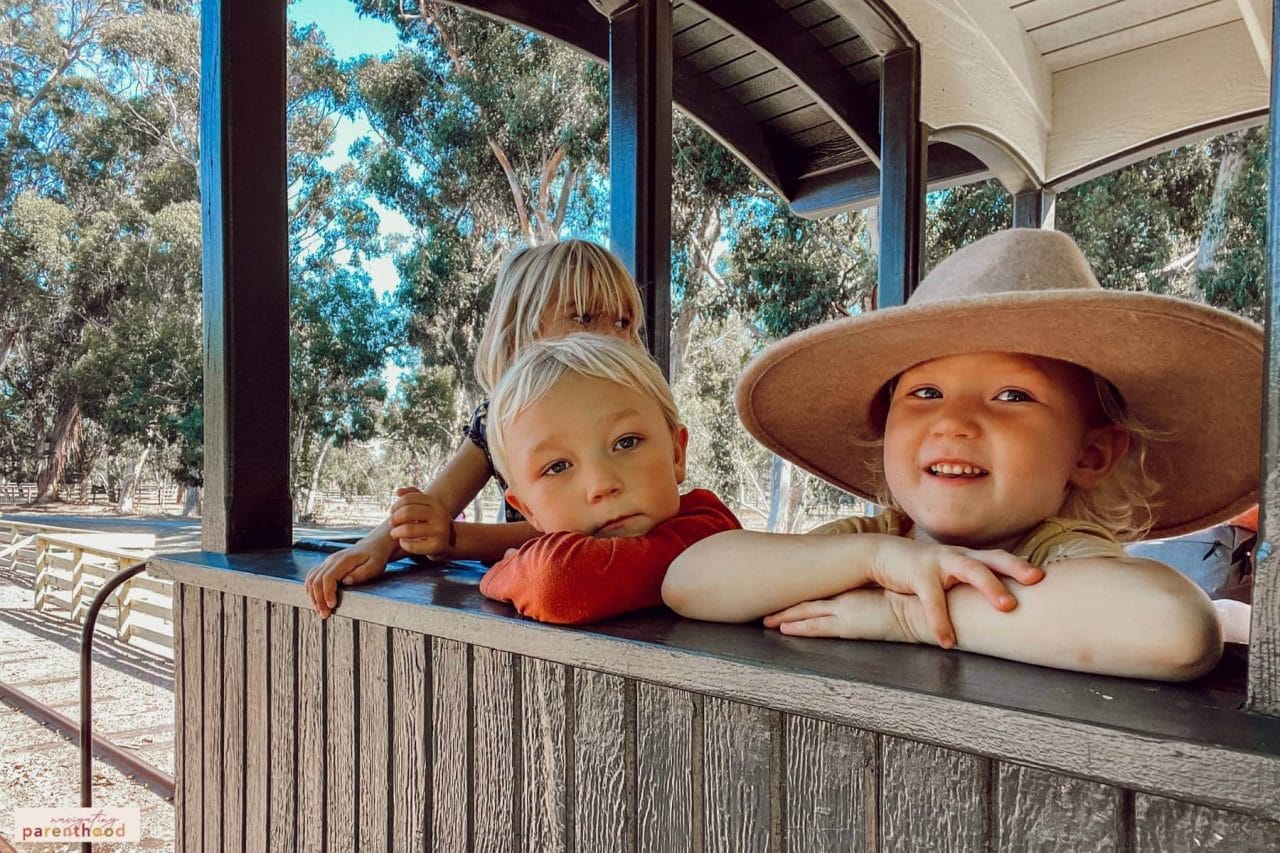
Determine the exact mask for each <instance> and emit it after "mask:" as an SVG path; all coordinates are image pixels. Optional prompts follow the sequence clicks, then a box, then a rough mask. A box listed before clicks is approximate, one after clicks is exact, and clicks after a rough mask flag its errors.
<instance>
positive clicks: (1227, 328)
mask: <svg viewBox="0 0 1280 853" xmlns="http://www.w3.org/2000/svg"><path fill="white" fill-rule="evenodd" d="M974 352H1018V353H1026V354H1028V355H1036V356H1044V357H1048V358H1056V359H1060V360H1062V361H1069V362H1073V363H1075V364H1079V365H1082V366H1084V367H1087V368H1089V369H1090V370H1092V371H1093V372H1094V373H1096V374H1098V375H1099V376H1103V377H1105V378H1106V379H1108V380H1110V381H1111V383H1112V384H1114V385H1115V386H1116V388H1118V389H1119V391H1120V393H1121V394H1122V395H1123V397H1124V399H1125V401H1126V403H1127V404H1128V406H1129V409H1130V411H1131V412H1132V413H1133V414H1135V415H1136V416H1137V417H1138V418H1139V420H1140V421H1142V422H1143V423H1144V424H1145V425H1146V426H1149V427H1151V428H1152V429H1153V430H1155V431H1156V433H1157V434H1158V435H1159V437H1160V439H1159V440H1157V441H1153V442H1152V446H1151V449H1150V451H1149V454H1148V462H1149V464H1148V470H1149V471H1150V472H1151V474H1152V475H1153V476H1154V477H1155V479H1156V480H1157V481H1158V482H1159V483H1160V486H1161V488H1160V491H1159V492H1157V494H1156V496H1155V501H1154V502H1155V506H1154V507H1153V512H1154V524H1153V527H1152V529H1151V530H1150V532H1148V534H1147V536H1148V538H1155V537H1162V536H1174V535H1177V534H1180V533H1186V532H1189V531H1192V530H1199V529H1201V528H1204V527H1208V526H1211V525H1213V524H1215V523H1218V522H1220V521H1223V520H1225V519H1227V518H1230V517H1231V516H1233V515H1235V514H1236V513H1239V512H1241V511H1243V510H1244V509H1246V508H1247V507H1248V506H1250V505H1251V504H1253V503H1255V502H1256V501H1257V499H1258V498H1257V492H1258V446H1259V441H1260V432H1261V420H1262V330H1261V329H1260V328H1259V327H1258V326H1257V325H1255V324H1253V323H1250V322H1249V321H1247V320H1243V319H1240V318H1239V317H1235V316H1233V315H1231V314H1228V313H1226V312H1224V311H1219V310H1217V309H1214V308H1209V307H1207V306H1205V305H1199V304H1196V303H1193V302H1188V301H1186V300H1181V299H1174V298H1171V297H1166V296H1155V295H1152V294H1146V293H1132V292H1124V291H1115V290H1103V289H1102V287H1101V286H1100V285H1099V284H1098V281H1097V279H1096V278H1094V275H1093V272H1092V271H1091V270H1090V269H1089V264H1088V261H1086V260H1085V257H1084V254H1083V253H1082V252H1081V251H1080V249H1079V248H1078V247H1077V246H1076V244H1075V243H1074V242H1072V240H1071V238H1070V237H1067V236H1066V235H1065V234H1062V233H1060V232H1056V231H1040V230H1036V229H1027V228H1018V229H1012V230H1009V231H1002V232H1001V233H999V234H994V235H992V236H990V237H986V238H984V239H982V240H979V241H977V242H975V243H972V244H970V245H969V246H966V247H965V248H963V249H961V250H960V251H958V252H956V253H955V254H954V255H952V256H951V257H949V258H947V259H946V260H944V261H943V262H942V263H940V264H938V266H937V268H936V269H934V270H933V272H932V273H930V274H929V276H928V277H927V278H925V280H924V281H923V282H922V283H921V284H920V287H919V289H918V290H917V291H916V292H915V294H914V295H913V296H912V297H911V300H910V302H909V304H907V305H906V306H903V307H899V308H885V309H882V310H879V311H871V312H868V313H866V314H860V315H857V316H854V317H848V318H845V319H841V320H835V321H833V322H830V323H824V324H822V325H820V326H815V327H814V328H812V329H808V330H806V331H803V332H800V333H798V334H795V335H792V336H790V337H788V338H784V339H783V340H781V341H778V342H777V343H775V344H773V345H772V346H770V347H769V348H768V349H766V350H765V351H764V352H762V353H761V354H760V355H759V356H757V357H756V358H755V359H754V360H753V361H752V362H751V363H750V364H749V365H747V368H746V370H745V371H744V372H743V374H742V377H741V378H740V379H739V380H738V390H737V407H738V415H739V417H741V418H742V422H743V424H744V425H745V426H746V427H747V429H748V430H749V431H750V432H751V434H752V435H754V436H755V437H756V438H757V439H759V440H760V442H761V443H762V444H763V445H765V446H766V447H768V448H769V449H770V450H772V451H774V452H775V453H777V454H778V455H779V456H781V457H783V458H784V459H788V460H790V461H791V462H794V463H795V464H797V465H799V466H800V467H802V468H804V469H806V470H808V471H811V472H813V473H814V474H816V475H818V476H819V477H821V478H822V479H824V480H826V481H828V482H830V483H833V484H834V485H836V486H839V487H840V488H842V489H846V490H848V491H850V492H852V493H854V494H855V495H859V496H861V497H864V498H867V499H869V500H876V498H877V496H878V495H881V494H883V490H884V483H883V480H882V478H881V476H880V474H879V473H878V472H879V469H880V455H881V447H880V445H879V443H873V442H878V439H880V437H881V427H882V424H883V403H877V400H882V399H883V398H882V396H881V392H882V390H883V389H884V387H885V384H886V383H887V382H888V381H889V380H891V379H893V377H895V376H897V375H898V374H899V373H901V372H902V371H904V370H906V369H907V368H909V367H912V366H914V365H916V364H920V363H921V362H925V361H929V360H930V359H934V358H940V357H942V356H947V355H958V354H961V353H974ZM874 407H878V408H880V409H881V412H880V415H879V417H877V415H876V413H875V412H873V408H874ZM877 421H879V423H877Z"/></svg>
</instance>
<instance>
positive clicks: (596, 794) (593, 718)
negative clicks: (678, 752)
mask: <svg viewBox="0 0 1280 853" xmlns="http://www.w3.org/2000/svg"><path fill="white" fill-rule="evenodd" d="M626 686H627V683H626V680H625V679H623V678H618V677H617V676H613V675H605V674H603V673H599V672H594V671H592V670H588V669H576V670H574V672H573V694H574V699H573V750H574V759H573V772H574V786H573V787H574V796H573V798H572V799H573V808H574V843H575V849H576V850H578V851H581V853H593V851H596V850H626V849H628V848H629V847H630V846H631V843H630V842H631V838H632V835H633V826H634V821H633V819H632V815H633V812H632V810H631V809H629V808H628V799H629V797H628V791H627V744H626V741H627V738H626V730H627V719H626ZM685 729H686V731H687V730H688V726H687V724H686V726H685ZM667 793H668V794H670V793H672V792H671V791H669V790H668V791H667Z"/></svg>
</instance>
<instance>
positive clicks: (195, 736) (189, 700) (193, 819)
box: [181, 585, 205, 853]
mask: <svg viewBox="0 0 1280 853" xmlns="http://www.w3.org/2000/svg"><path fill="white" fill-rule="evenodd" d="M202 605H203V602H202V599H201V591H200V589H198V588H197V587H193V586H186V585H184V586H183V595H182V609H183V614H182V628H181V630H182V666H183V669H185V670H186V672H187V674H188V676H189V677H188V678H187V681H186V685H185V692H186V695H185V696H184V697H183V704H182V715H183V734H184V735H185V736H186V739H187V742H186V744H185V749H184V750H183V753H182V764H183V767H182V775H183V779H182V784H183V788H184V795H183V799H182V805H183V815H182V822H183V831H182V846H183V849H184V850H186V851H188V853H199V851H201V850H202V849H203V848H202V846H201V845H202V837H203V833H204V808H203V806H204V798H205V789H204V720H203V719H202V718H201V715H202V713H203V711H204V660H203V655H204V633H203V632H204V616H203V614H204V607H203V606H202Z"/></svg>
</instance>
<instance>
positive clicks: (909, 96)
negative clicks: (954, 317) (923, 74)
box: [876, 47, 928, 308]
mask: <svg viewBox="0 0 1280 853" xmlns="http://www.w3.org/2000/svg"><path fill="white" fill-rule="evenodd" d="M927 144H928V140H927V139H926V136H925V130H924V126H923V125H922V124H921V123H920V52H919V50H918V49H916V48H915V47H909V48H905V49H903V50H899V51H896V52H895V53H891V54H889V55H888V56H886V57H885V58H884V76H883V77H882V78H881V80H880V273H879V277H878V292H877V299H876V305H877V306H878V307H880V308H888V307H891V306H894V305H902V304H903V303H905V302H906V301H907V297H909V296H910V295H911V292H912V291H913V290H915V288H916V285H917V284H919V283H920V274H921V268H922V267H923V265H924V195H925V166H926V163H927V160H926V157H927V154H926V151H925V147H926V145H927Z"/></svg>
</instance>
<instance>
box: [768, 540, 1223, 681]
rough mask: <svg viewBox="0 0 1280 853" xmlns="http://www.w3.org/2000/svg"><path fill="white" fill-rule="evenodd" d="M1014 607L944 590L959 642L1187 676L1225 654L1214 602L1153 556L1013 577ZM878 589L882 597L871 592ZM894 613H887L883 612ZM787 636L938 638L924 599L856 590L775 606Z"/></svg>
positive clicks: (1100, 667) (1000, 652)
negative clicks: (1025, 581) (1028, 578)
mask: <svg viewBox="0 0 1280 853" xmlns="http://www.w3.org/2000/svg"><path fill="white" fill-rule="evenodd" d="M1010 592H1011V593H1013V595H1014V596H1015V597H1016V598H1017V599H1018V606H1017V608H1016V609H1014V610H1013V611H1010V612H1007V613H1002V612H999V611H997V610H994V609H992V608H991V607H990V606H989V605H988V604H987V602H985V601H984V600H983V599H982V597H981V596H980V595H979V594H978V592H977V591H976V590H975V589H973V588H971V587H968V586H958V587H956V588H954V589H952V590H950V591H949V592H948V593H947V604H948V607H949V609H950V614H951V621H952V624H953V625H954V626H955V630H956V637H957V639H958V645H959V647H960V648H962V649H965V650H968V651H972V652H979V653H982V654H988V655H993V656H995V657H1002V658H1007V659H1010V660H1018V661H1023V662H1025V663H1034V664H1039V665H1041V666H1053V667H1059V668H1063V669H1073V670H1079V671H1083V672H1094V673H1099V674H1103V675H1118V676H1126V677H1136V678H1155V679H1162V680H1169V681H1181V680H1187V679H1192V678H1197V677H1199V676H1201V675H1204V674H1205V673H1207V672H1208V671H1209V670H1211V669H1212V668H1213V667H1214V665H1216V663H1217V661H1218V658H1219V657H1220V656H1221V653H1222V637H1221V633H1220V630H1219V628H1218V623H1217V619H1216V616H1215V614H1214V611H1213V607H1212V604H1211V603H1210V602H1209V600H1208V598H1207V597H1206V596H1205V595H1204V593H1203V592H1201V591H1200V590H1199V588H1197V587H1196V586H1195V584H1193V583H1191V582H1190V581H1189V580H1187V579H1186V578H1184V577H1183V576H1181V575H1179V574H1178V573H1177V572H1175V571H1174V570H1173V569H1171V568H1169V567H1168V566H1165V565H1163V564H1161V563H1156V562H1153V561H1150V560H1139V559H1134V558H1127V557H1126V558H1114V557H1087V558H1079V559H1072V560H1062V561H1059V562H1056V563H1053V564H1051V565H1050V566H1049V567H1048V569H1047V571H1046V575H1045V579H1044V580H1043V581H1042V582H1041V583H1039V584H1036V585H1034V586H1026V587H1023V586H1018V585H1014V584H1011V585H1010ZM877 595H879V596H882V600H881V601H876V600H874V597H875V596H877ZM890 612H891V613H892V614H893V616H894V618H892V619H890V618H886V613H890ZM766 624H770V625H774V626H782V630H783V631H784V632H785V633H788V634H797V635H801V636H825V637H833V636H839V637H847V638H851V639H866V640H891V641H902V642H914V643H933V642H935V641H934V639H933V634H932V632H931V631H930V628H929V625H928V621H927V619H926V617H925V614H924V608H923V606H922V603H921V601H920V599H918V598H916V597H915V596H911V595H899V594H895V593H890V592H885V591H859V592H858V593H850V594H848V595H843V596H839V597H837V598H835V599H831V600H828V601H812V602H806V603H804V604H800V605H796V606H794V607H791V608H788V609H787V610H786V611H783V612H781V613H778V614H774V615H772V616H770V617H769V619H767V620H766Z"/></svg>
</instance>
